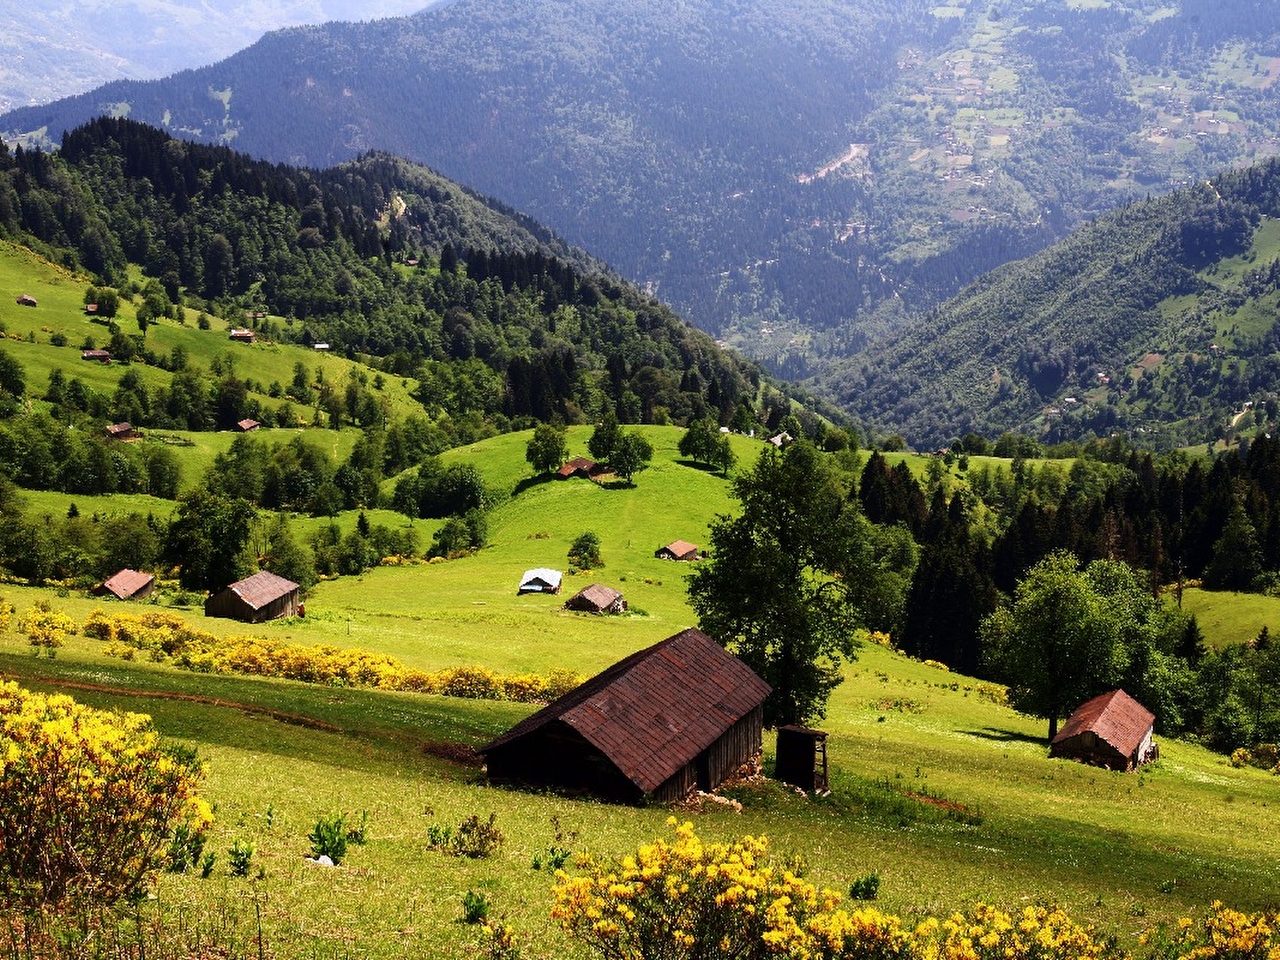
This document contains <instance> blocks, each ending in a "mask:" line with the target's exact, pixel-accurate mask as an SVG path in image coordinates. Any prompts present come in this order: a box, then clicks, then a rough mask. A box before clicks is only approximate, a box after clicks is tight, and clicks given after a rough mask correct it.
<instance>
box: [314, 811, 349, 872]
mask: <svg viewBox="0 0 1280 960" xmlns="http://www.w3.org/2000/svg"><path fill="white" fill-rule="evenodd" d="M308 839H309V840H310V841H311V856H312V857H314V858H316V859H319V858H320V857H328V858H329V859H330V860H332V861H333V862H334V864H339V863H341V862H342V858H343V857H345V856H346V855H347V824H346V817H344V816H343V815H342V814H340V813H335V814H332V815H329V816H322V817H321V818H320V819H319V820H317V821H316V825H315V826H314V827H312V828H311V833H310V834H309V835H308Z"/></svg>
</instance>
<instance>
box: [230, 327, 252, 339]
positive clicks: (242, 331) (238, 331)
mask: <svg viewBox="0 0 1280 960" xmlns="http://www.w3.org/2000/svg"><path fill="white" fill-rule="evenodd" d="M227 339H228V340H234V341H236V343H253V341H254V340H255V339H256V334H254V332H253V331H252V330H249V329H246V328H245V327H232V328H231V332H230V334H228V336H227Z"/></svg>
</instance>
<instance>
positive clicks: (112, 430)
mask: <svg viewBox="0 0 1280 960" xmlns="http://www.w3.org/2000/svg"><path fill="white" fill-rule="evenodd" d="M107 439H108V440H136V439H138V431H137V430H135V429H133V424H131V423H128V422H122V423H112V424H108V425H107Z"/></svg>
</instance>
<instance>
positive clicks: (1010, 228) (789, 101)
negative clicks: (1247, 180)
mask: <svg viewBox="0 0 1280 960" xmlns="http://www.w3.org/2000/svg"><path fill="white" fill-rule="evenodd" d="M1278 55H1280V8H1278V7H1277V5H1276V4H1275V3H1273V2H1271V0H1180V2H1179V0H1170V2H1163V3H1154V2H1152V0H1113V2H1110V3H1107V4H1081V3H1078V2H1075V0H955V2H952V3H949V4H941V5H940V4H937V3H935V2H932V0H929V2H925V0H688V2H683V3H669V2H657V0H633V2H627V3H618V2H616V0H560V2H556V3H548V2H545V0H459V2H456V3H454V4H452V5H449V6H446V7H442V8H439V9H433V10H429V11H425V12H423V13H420V14H417V15H415V16H412V17H407V18H403V19H395V20H387V21H380V22H375V23H366V24H329V25H325V26H320V27H306V28H296V29H289V30H284V31H280V32H277V33H273V34H271V35H269V36H267V37H265V38H263V39H262V40H261V41H259V42H258V43H256V44H254V45H253V46H252V47H250V48H249V49H247V50H244V51H242V52H241V53H239V54H237V55H235V56H234V57H231V58H229V59H227V60H225V61H223V62H222V63H219V64H217V65H215V66H212V67H207V68H202V69H200V70H194V71H187V72H184V73H182V74H180V75H177V76H174V77H170V78H168V79H166V80H163V81H157V82H153V83H147V84H139V83H115V84H110V85H108V86H105V87H102V88H100V89H98V90H95V91H94V92H93V93H92V94H87V95H84V96H81V97H77V98H74V99H70V100H66V101H60V102H59V103H57V104H54V105H50V106H47V107H40V108H32V109H24V110H20V111H15V112H13V113H10V114H8V115H7V116H5V117H3V118H0V130H5V131H8V134H7V136H10V137H23V138H25V141H24V142H28V143H50V142H52V141H53V140H56V138H57V137H58V136H60V134H61V132H62V131H63V130H64V129H69V128H71V127H73V126H75V125H76V124H78V123H80V122H82V121H83V120H85V119H87V118H88V117H89V116H91V115H94V114H98V113H102V112H108V113H112V114H117V115H124V114H127V115H128V116H130V117H133V118H136V119H140V120H144V121H147V122H150V123H154V124H157V125H161V126H163V127H164V128H166V129H168V130H170V131H173V132H175V133H180V134H182V135H184V136H191V137H196V138H199V139H204V140H210V141H216V142H220V143H228V144H234V145H235V146H236V148H237V149H240V150H244V151H246V152H248V153H250V154H252V155H255V156H262V157H267V158H272V159H276V160H280V161H286V162H290V163H295V164H301V165H310V166H324V165H328V164H330V163H333V162H336V161H339V160H343V159H347V158H350V157H353V156H356V155H358V154H360V153H361V152H363V151H366V150H369V149H380V150H389V151H391V152H393V153H396V154H399V155H404V156H407V157H410V158H412V159H414V160H416V161H419V162H423V163H426V164H429V165H430V166H431V167H433V168H434V169H437V170H439V171H441V172H442V173H444V174H445V175H446V176H449V177H451V178H452V179H455V180H457V181H460V182H463V183H466V184H468V185H469V186H471V187H473V188H476V189H478V190H480V191H482V192H484V193H485V194H487V195H490V196H495V197H498V198H500V199H501V200H502V201H504V202H505V203H508V204H510V205H511V206H512V207H514V208H516V209H519V210H522V211H525V212H526V213H528V214H530V215H531V216H533V217H535V218H536V219H538V220H539V221H540V222H543V223H546V224H547V225H549V226H550V227H551V228H553V229H555V230H556V231H557V232H559V233H560V234H561V235H563V236H565V237H567V238H568V239H570V240H571V241H573V242H575V243H578V244H581V245H583V246H584V247H585V248H587V249H590V250H592V251H593V252H595V253H596V254H598V255H600V256H602V257H603V258H605V259H606V260H607V261H608V262H609V263H610V264H612V265H613V266H614V267H615V268H616V269H617V270H619V271H620V272H621V273H623V274H624V275H626V276H628V277H629V278H631V279H633V280H635V281H636V282H638V283H640V284H642V285H643V286H644V287H645V288H647V289H648V290H650V291H653V292H656V293H657V294H658V295H659V296H661V297H662V298H663V299H664V300H665V301H666V302H668V303H670V304H672V305H673V306H674V307H675V308H676V309H677V310H679V311H680V312H681V313H682V314H684V315H685V316H688V317H690V318H691V319H692V320H693V321H694V322H695V323H697V324H699V325H700V326H702V327H703V328H704V329H707V330H710V331H713V332H714V333H716V334H717V335H719V336H722V337H724V338H725V339H728V340H730V341H731V342H733V343H736V344H739V345H741V346H742V347H743V348H744V349H746V350H748V351H749V352H751V353H752V354H753V355H754V356H756V357H759V358H762V359H763V360H765V361H766V362H767V363H769V364H770V365H771V366H772V369H774V370H775V371H777V372H780V373H782V374H783V375H787V376H791V377H800V376H803V375H805V374H807V373H810V372H812V371H813V370H814V369H817V368H819V367H821V366H823V365H825V364H827V363H829V362H830V361H831V360H832V359H835V358H839V357H842V356H847V355H849V354H851V353H854V352H856V351H857V350H859V349H861V348H863V347H864V346H866V345H867V344H868V343H869V342H870V341H871V340H873V339H875V338H876V337H878V336H880V335H883V334H884V333H885V332H887V331H890V330H892V329H893V328H895V327H896V326H898V325H899V324H900V323H902V322H903V320H904V319H905V318H906V317H907V316H909V315H910V314H911V313H913V312H915V311H918V310H927V309H928V308H929V307H931V306H933V305H934V304H936V303H938V302H940V301H941V300H943V299H945V298H946V297H947V296H950V295H952V294H954V293H955V292H957V291H958V290H959V289H960V288H961V287H962V286H963V285H964V284H965V283H967V282H969V281H971V280H972V279H974V278H975V277H977V276H979V275H981V274H982V273H983V272H984V271H986V270H988V269H991V268H992V267H995V266H998V265H999V264H1001V263H1004V262H1006V261H1008V260H1011V259H1017V258H1019V257H1024V256H1027V255H1029V254H1031V253H1034V252H1035V251H1037V250H1040V249H1042V248H1044V247H1045V246H1046V245H1048V244H1049V243H1051V242H1052V241H1054V240H1056V239H1059V238H1061V237H1063V236H1065V235H1066V234H1067V233H1068V232H1069V231H1070V230H1071V229H1072V228H1073V227H1075V226H1077V225H1079V224H1081V223H1083V222H1086V221H1088V220H1089V219H1091V218H1093V217H1096V216H1098V215H1100V214H1101V213H1104V212H1105V211H1107V210H1109V209H1112V208H1114V207H1115V206H1117V205H1119V204H1121V203H1125V202H1128V201H1130V200H1133V199H1136V198H1140V197H1142V196H1145V195H1146V194H1148V193H1163V192H1167V191H1169V190H1171V189H1174V188H1176V187H1177V186H1179V185H1182V184H1186V183H1190V182H1193V181H1197V180H1203V179H1204V178H1205V177H1207V176H1211V175H1213V174H1214V173H1216V172H1218V171H1220V170H1222V169H1225V168H1228V167H1230V166H1232V165H1235V164H1239V163H1244V162H1248V161H1251V160H1254V159H1257V158H1260V157H1264V156H1266V155H1268V154H1271V153H1275V152H1276V151H1277V150H1280V144H1278V143H1277V136H1276V133H1277V130H1280V96H1276V91H1277V87H1276V83H1277V81H1278V80H1280V59H1278Z"/></svg>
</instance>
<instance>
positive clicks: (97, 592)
mask: <svg viewBox="0 0 1280 960" xmlns="http://www.w3.org/2000/svg"><path fill="white" fill-rule="evenodd" d="M155 589H156V578H155V577H154V576H152V575H151V574H149V573H143V572H142V571H141V570H130V569H128V568H127V567H126V568H125V569H124V570H121V571H120V572H118V573H116V574H115V575H114V576H111V577H108V578H107V579H106V580H104V581H102V583H100V584H98V585H97V586H96V587H94V588H93V593H94V596H98V597H106V596H112V597H115V598H116V599H117V600H145V599H146V598H147V597H149V596H151V594H153V593H154V592H155Z"/></svg>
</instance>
